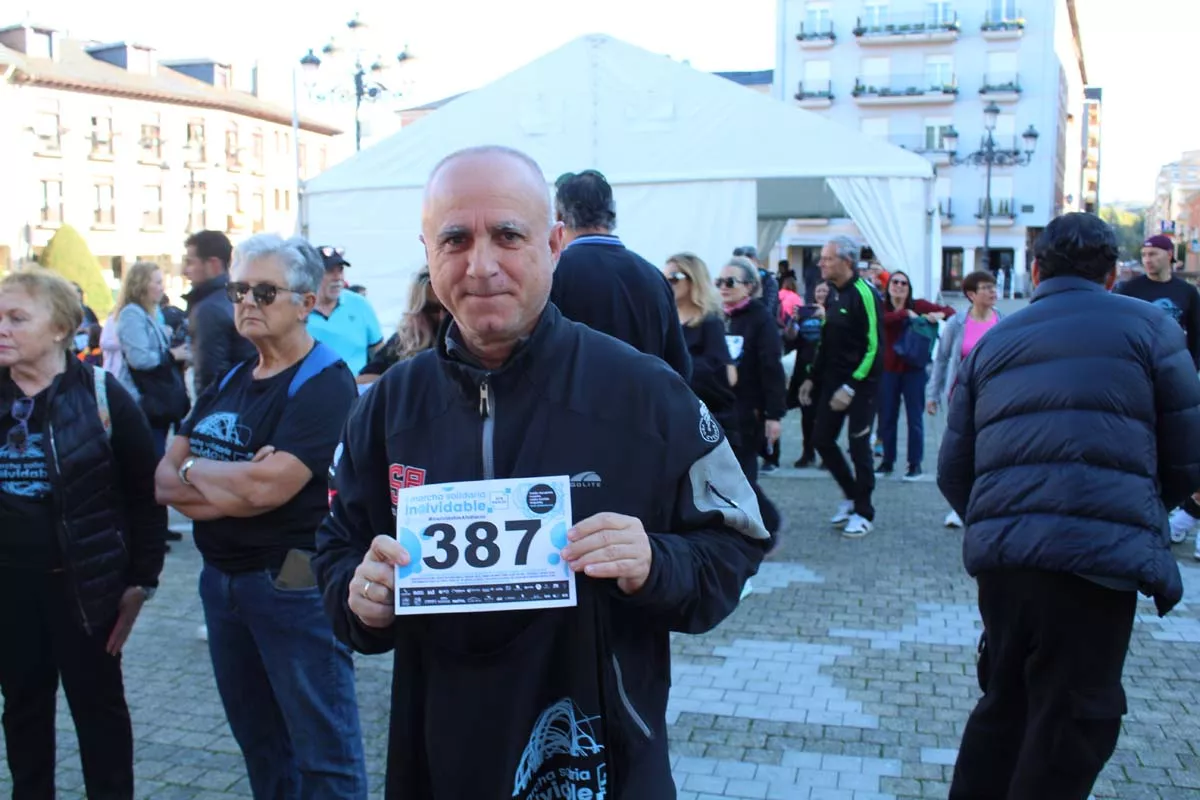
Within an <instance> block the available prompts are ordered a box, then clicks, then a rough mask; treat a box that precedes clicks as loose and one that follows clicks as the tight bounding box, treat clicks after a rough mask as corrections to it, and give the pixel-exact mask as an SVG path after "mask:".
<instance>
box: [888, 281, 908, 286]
mask: <svg viewBox="0 0 1200 800" xmlns="http://www.w3.org/2000/svg"><path fill="white" fill-rule="evenodd" d="M892 285H893V286H908V281H892Z"/></svg>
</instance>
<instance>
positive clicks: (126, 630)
mask: <svg viewBox="0 0 1200 800" xmlns="http://www.w3.org/2000/svg"><path fill="white" fill-rule="evenodd" d="M145 602H146V592H145V590H144V589H142V587H140V586H130V587H129V588H128V589H126V590H125V593H124V594H122V595H121V602H120V603H119V604H118V605H117V621H116V624H114V625H113V629H112V633H110V634H109V635H108V644H106V645H105V646H104V650H105V651H106V652H107V653H108V654H109V655H110V656H119V655H120V654H121V649H122V648H124V647H125V641H126V640H127V639H128V638H129V634H130V633H131V632H132V631H133V623H135V622H137V618H138V614H140V613H141V611H142V605H143V604H144V603H145Z"/></svg>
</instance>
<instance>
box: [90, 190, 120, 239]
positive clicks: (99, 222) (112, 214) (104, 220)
mask: <svg viewBox="0 0 1200 800" xmlns="http://www.w3.org/2000/svg"><path fill="white" fill-rule="evenodd" d="M92 189H93V192H94V193H95V198H94V203H93V206H94V207H93V210H92V227H95V228H111V227H112V226H113V225H115V224H116V223H117V213H116V209H115V208H114V203H113V201H114V197H113V183H112V178H103V179H101V180H99V181H98V182H97V183H96V184H95V185H94V186H93V187H92Z"/></svg>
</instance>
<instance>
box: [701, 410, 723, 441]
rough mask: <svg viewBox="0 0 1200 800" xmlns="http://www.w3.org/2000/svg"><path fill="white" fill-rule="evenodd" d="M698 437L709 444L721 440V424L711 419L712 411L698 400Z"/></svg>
mask: <svg viewBox="0 0 1200 800" xmlns="http://www.w3.org/2000/svg"><path fill="white" fill-rule="evenodd" d="M700 438H701V439H703V440H704V441H706V442H708V443H709V444H716V443H717V442H719V441H721V426H720V425H718V424H717V421H716V420H715V419H713V415H712V412H710V411H709V410H708V406H706V405H704V402H703V401H701V402H700Z"/></svg>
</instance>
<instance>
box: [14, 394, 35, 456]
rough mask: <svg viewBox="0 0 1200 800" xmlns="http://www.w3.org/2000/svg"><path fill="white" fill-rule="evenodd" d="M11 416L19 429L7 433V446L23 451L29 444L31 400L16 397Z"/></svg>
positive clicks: (31, 412) (31, 413)
mask: <svg viewBox="0 0 1200 800" xmlns="http://www.w3.org/2000/svg"><path fill="white" fill-rule="evenodd" d="M12 416H13V419H15V420H16V421H17V425H18V426H19V427H16V428H10V429H9V431H8V444H9V446H10V447H15V448H16V449H17V450H18V451H23V450H24V449H25V445H26V444H27V443H28V442H29V418H30V417H32V416H33V398H32V397H18V398H17V399H16V400H14V401H13V404H12Z"/></svg>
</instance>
